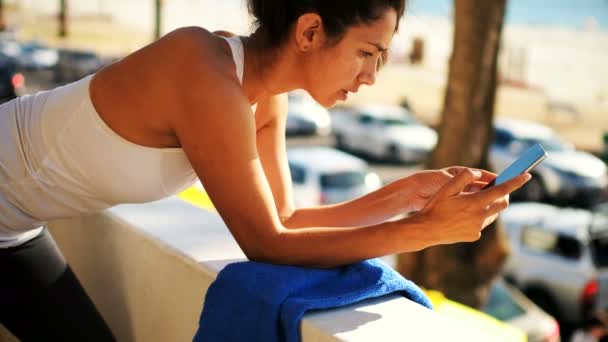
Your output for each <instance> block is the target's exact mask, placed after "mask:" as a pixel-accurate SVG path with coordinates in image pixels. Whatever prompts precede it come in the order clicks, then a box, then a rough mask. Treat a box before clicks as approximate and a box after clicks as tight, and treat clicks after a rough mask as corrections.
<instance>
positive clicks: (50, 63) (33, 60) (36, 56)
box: [17, 41, 59, 70]
mask: <svg viewBox="0 0 608 342" xmlns="http://www.w3.org/2000/svg"><path fill="white" fill-rule="evenodd" d="M58 61H59V52H58V51H57V50H56V49H53V48H50V47H48V46H45V45H43V44H41V43H39V42H36V41H32V42H28V43H24V44H22V45H21V51H20V54H19V55H18V56H17V63H18V64H19V65H20V66H21V67H22V68H24V69H26V70H48V69H51V68H53V67H54V66H55V65H56V64H57V62H58Z"/></svg>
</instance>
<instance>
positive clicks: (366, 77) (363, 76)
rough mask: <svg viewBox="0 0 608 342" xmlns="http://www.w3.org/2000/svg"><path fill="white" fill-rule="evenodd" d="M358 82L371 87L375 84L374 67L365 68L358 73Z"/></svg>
mask: <svg viewBox="0 0 608 342" xmlns="http://www.w3.org/2000/svg"><path fill="white" fill-rule="evenodd" d="M357 79H358V81H359V82H360V83H362V84H365V85H368V86H371V85H373V84H374V83H376V67H375V66H374V67H366V68H364V69H363V70H361V72H360V73H359V77H357Z"/></svg>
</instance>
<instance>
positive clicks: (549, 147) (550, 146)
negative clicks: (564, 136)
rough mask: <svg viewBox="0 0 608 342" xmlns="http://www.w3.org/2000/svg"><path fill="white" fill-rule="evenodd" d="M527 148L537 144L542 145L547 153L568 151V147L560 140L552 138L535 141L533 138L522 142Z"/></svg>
mask: <svg viewBox="0 0 608 342" xmlns="http://www.w3.org/2000/svg"><path fill="white" fill-rule="evenodd" d="M520 141H521V142H522V143H523V144H524V146H525V148H528V147H531V146H532V145H535V144H541V145H542V146H543V148H544V149H545V150H546V151H564V150H567V149H568V147H567V145H566V144H564V143H563V142H562V141H560V140H559V139H558V138H550V139H533V138H525V139H521V140H520Z"/></svg>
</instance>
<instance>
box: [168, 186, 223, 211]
mask: <svg viewBox="0 0 608 342" xmlns="http://www.w3.org/2000/svg"><path fill="white" fill-rule="evenodd" d="M177 196H178V197H179V198H181V199H183V200H184V201H186V202H188V203H191V204H194V205H195V206H197V207H201V208H203V209H207V210H213V211H215V207H214V206H213V202H211V199H210V198H209V195H207V193H206V192H204V191H202V190H199V189H197V188H195V187H193V186H191V187H189V188H188V189H186V190H184V191H182V192H180V193H179V194H177Z"/></svg>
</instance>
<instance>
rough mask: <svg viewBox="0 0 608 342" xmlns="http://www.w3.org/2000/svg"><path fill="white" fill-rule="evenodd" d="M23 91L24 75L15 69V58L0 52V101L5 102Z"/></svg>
mask: <svg viewBox="0 0 608 342" xmlns="http://www.w3.org/2000/svg"><path fill="white" fill-rule="evenodd" d="M24 92H25V76H24V75H23V74H22V73H20V72H18V71H17V65H16V63H15V60H14V59H12V58H11V57H8V56H5V55H3V54H0V102H5V101H9V100H12V99H14V98H15V97H17V96H19V95H22V94H23V93H24Z"/></svg>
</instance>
